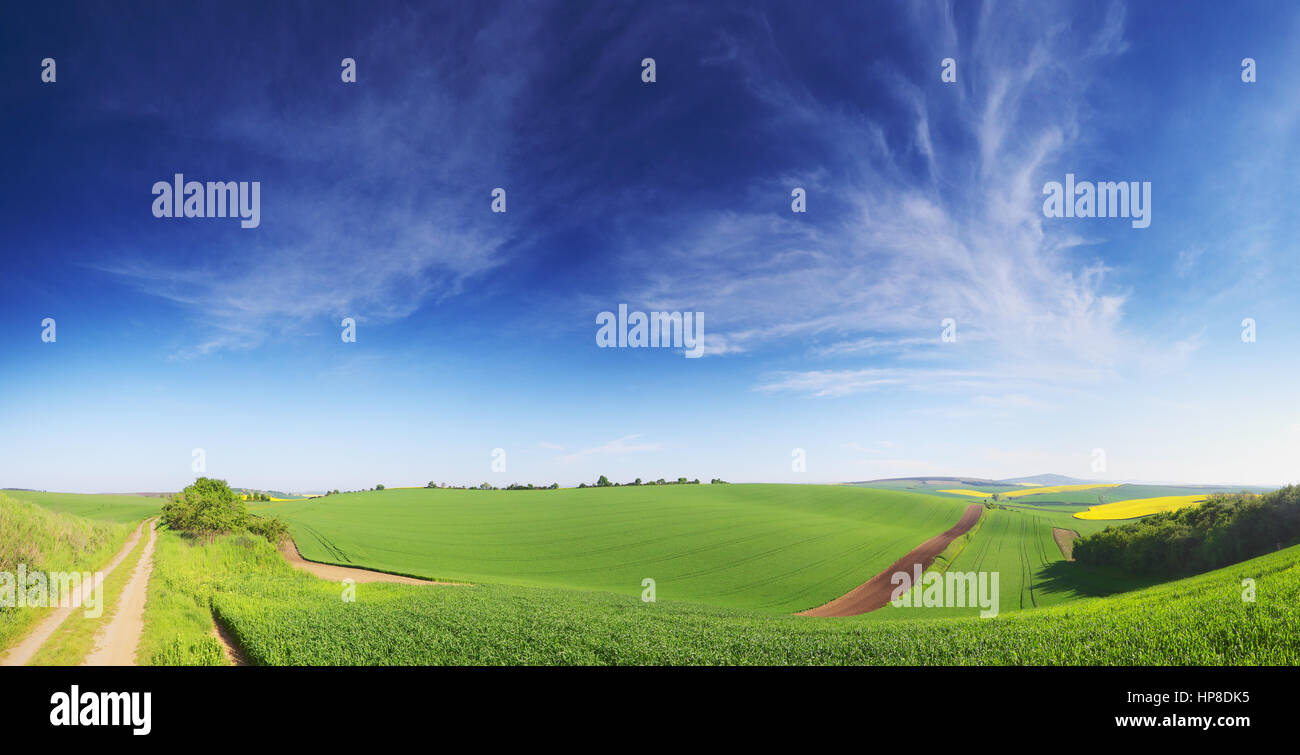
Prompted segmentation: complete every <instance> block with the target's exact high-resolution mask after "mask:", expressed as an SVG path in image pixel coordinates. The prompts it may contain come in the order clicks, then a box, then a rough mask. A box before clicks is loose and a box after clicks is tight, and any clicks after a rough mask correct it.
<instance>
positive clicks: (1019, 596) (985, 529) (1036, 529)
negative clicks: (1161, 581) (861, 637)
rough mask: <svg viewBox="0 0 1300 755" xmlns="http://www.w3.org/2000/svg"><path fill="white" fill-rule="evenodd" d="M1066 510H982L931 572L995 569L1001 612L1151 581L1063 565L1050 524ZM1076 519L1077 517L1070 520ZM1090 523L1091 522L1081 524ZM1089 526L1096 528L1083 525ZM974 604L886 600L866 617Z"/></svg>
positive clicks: (1062, 522) (966, 611)
mask: <svg viewBox="0 0 1300 755" xmlns="http://www.w3.org/2000/svg"><path fill="white" fill-rule="evenodd" d="M1070 521H1071V520H1070V519H1069V516H1068V515H1062V514H1056V513H1055V512H1047V513H1039V512H1036V511H1023V510H1016V509H997V510H992V511H986V512H984V519H983V521H981V522H980V524H979V525H978V527H977V528H976V529H974V530H972V531H971V532H970V533H969V534H968V535H966V536H963V537H962V538H960V539H958V540H956V541H954V542H953V543H952V545H951V546H949V548H948V550H947V551H945V552H944V553H943V555H942V556H941V557H940V558H939V559H937V560H936V561H935V564H934V566H932V567H931V570H932V571H938V572H945V571H949V570H951V571H954V572H985V573H994V572H996V573H997V574H998V611H999V613H1007V612H1010V611H1021V610H1028V609H1033V608H1043V607H1046V606H1051V605H1056V604H1058V603H1064V602H1067V601H1072V600H1077V599H1079V598H1084V597H1096V596H1102V595H1111V594H1114V593H1118V592H1122V591H1126V590H1132V589H1135V588H1138V587H1144V586H1146V585H1150V584H1152V583H1153V582H1154V580H1151V579H1137V578H1133V577H1127V576H1125V575H1122V574H1116V573H1112V572H1101V571H1097V570H1093V569H1087V568H1084V567H1081V566H1077V565H1073V564H1068V563H1066V561H1065V558H1064V556H1062V555H1061V549H1060V546H1058V545H1057V543H1056V540H1055V539H1054V538H1053V537H1052V528H1054V527H1059V528H1061V529H1074V530H1076V531H1078V530H1079V529H1080V528H1078V527H1074V528H1071V527H1069V526H1068V525H1069V522H1070ZM1074 521H1077V520H1074ZM1084 524H1091V523H1086V522H1085V523H1084ZM1082 529H1085V530H1088V531H1093V530H1096V529H1101V528H1100V527H1094V526H1087V527H1084V528H1082ZM979 611H980V609H979V607H978V606H976V605H975V604H974V603H973V602H972V603H970V604H968V605H967V606H966V607H960V608H958V607H950V608H929V607H894V606H892V605H890V606H885V607H884V608H882V609H880V610H879V611H876V612H874V613H872V614H868V616H869V617H870V618H872V619H876V620H879V619H890V620H896V619H917V618H936V617H950V616H975V615H978V614H979Z"/></svg>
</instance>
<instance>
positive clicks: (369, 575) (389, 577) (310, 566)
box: [280, 538, 466, 585]
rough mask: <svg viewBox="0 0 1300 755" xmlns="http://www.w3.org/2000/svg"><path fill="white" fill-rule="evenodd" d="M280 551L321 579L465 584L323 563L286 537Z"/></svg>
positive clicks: (296, 565) (410, 583)
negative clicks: (302, 551)
mask: <svg viewBox="0 0 1300 755" xmlns="http://www.w3.org/2000/svg"><path fill="white" fill-rule="evenodd" d="M280 553H282V554H284V560H286V561H288V562H289V563H291V564H293V565H294V566H295V567H297V568H299V569H302V570H303V571H305V572H308V573H310V574H314V575H316V576H317V577H320V578H321V579H328V580H330V581H331V582H342V581H343V580H345V579H351V580H353V581H354V582H396V583H397V584H401V585H464V584H466V583H464V582H434V581H433V580H428V579H416V578H414V577H403V576H401V575H398V574H388V573H387V572H381V571H371V570H369V569H358V568H356V567H352V566H335V565H334V564H321V563H317V562H315V561H308V560H307V559H305V558H303V557H302V554H301V553H299V552H298V546H297V545H295V544H294V542H293V540H292V539H290V538H286V539H285V541H284V542H283V543H280Z"/></svg>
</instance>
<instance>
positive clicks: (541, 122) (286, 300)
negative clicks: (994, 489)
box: [0, 2, 1300, 492]
mask: <svg viewBox="0 0 1300 755" xmlns="http://www.w3.org/2000/svg"><path fill="white" fill-rule="evenodd" d="M3 15H4V18H3V27H4V28H5V30H6V32H8V33H7V34H6V35H5V36H6V39H5V42H4V44H3V45H2V46H0V58H2V59H3V64H4V65H3V71H4V84H3V85H0V98H2V101H0V108H2V109H3V112H4V113H5V117H4V119H3V121H2V122H0V129H3V139H2V140H0V143H2V144H3V150H4V164H5V166H6V173H7V175H6V180H5V181H4V182H3V184H0V221H2V222H3V228H4V242H3V245H0V254H3V267H2V273H3V274H2V275H0V326H2V327H3V334H4V336H3V338H0V364H3V365H4V366H5V369H4V370H0V417H3V428H4V432H3V433H0V486H22V487H33V488H42V489H52V490H70V491H84V492H92V491H124V490H172V489H177V488H179V487H181V486H183V485H184V484H185V483H186V482H187V481H188V480H190V479H191V478H192V477H193V472H192V471H191V451H192V449H195V448H202V449H204V450H205V452H206V459H207V471H208V473H209V474H210V475H212V476H217V477H223V478H226V479H228V480H230V481H231V483H232V484H236V485H243V486H249V487H260V488H271V489H280V490H323V489H332V488H339V489H350V488H358V487H370V486H373V485H374V484H376V483H383V484H385V485H388V486H398V485H415V484H423V483H425V482H427V481H429V480H438V481H443V482H452V483H462V484H463V483H468V484H477V483H479V482H483V481H488V482H492V483H494V484H501V485H504V484H509V483H511V482H516V481H519V482H534V483H550V482H552V481H557V482H560V483H561V484H566V485H567V484H576V483H577V482H579V481H590V480H593V479H595V477H596V476H598V475H600V474H607V475H609V476H610V477H611V478H613V479H631V478H633V477H642V478H649V479H653V478H657V477H669V478H675V477H679V476H683V475H684V476H687V477H691V478H695V477H699V478H703V479H705V480H708V479H710V478H712V477H723V478H724V479H728V480H735V481H790V482H829V481H844V480H862V479H872V478H878V477H889V476H903V475H913V474H962V475H977V476H987V477H1004V476H1016V475H1028V474H1035V473H1040V472H1057V473H1062V474H1069V475H1073V476H1078V477H1087V478H1106V479H1141V480H1163V481H1183V482H1201V483H1214V482H1221V483H1241V484H1245V483H1252V484H1281V483H1286V482H1294V481H1296V479H1297V476H1298V475H1297V472H1296V467H1297V459H1298V458H1300V395H1297V388H1296V380H1295V374H1296V368H1297V362H1300V358H1298V357H1297V355H1298V354H1300V350H1298V348H1297V347H1298V346H1300V316H1298V315H1300V304H1297V301H1296V296H1295V290H1296V284H1297V282H1298V278H1300V275H1298V273H1300V270H1298V269H1297V268H1298V266H1300V262H1297V260H1298V259H1300V255H1297V251H1298V250H1297V241H1296V239H1300V227H1297V226H1298V225H1300V224H1298V223H1297V220H1296V217H1297V213H1296V212H1295V208H1296V206H1297V200H1298V199H1300V197H1298V193H1300V192H1298V191H1297V186H1298V184H1297V180H1296V177H1295V176H1296V167H1297V165H1298V164H1300V161H1298V158H1300V154H1298V152H1300V88H1298V87H1297V86H1296V82H1297V81H1300V49H1298V48H1296V46H1295V45H1294V44H1291V42H1292V40H1294V39H1296V38H1297V37H1298V36H1300V9H1297V8H1295V7H1293V6H1290V5H1288V4H1281V3H1271V2H1269V3H1263V2H1261V3H1244V4H1234V5H1233V6H1232V7H1230V8H1228V7H1220V4H1216V3H1180V4H1177V6H1174V5H1166V4H1152V3H1138V4H1133V5H1126V4H1124V3H1110V4H1106V3H1095V2H1087V3H1078V4H1070V3H1050V4H1047V3H1037V2H1034V3H1024V4H1016V3H997V4H988V5H985V4H980V3H959V4H956V6H955V7H953V6H950V5H949V4H946V3H929V2H919V3H911V2H909V3H895V2H883V3H857V2H853V3H827V4H817V5H815V6H812V7H809V6H807V5H806V4H797V3H665V4H633V3H613V2H611V3H600V4H597V5H595V6H594V7H585V6H584V5H582V4H577V3H560V4H553V3H538V2H528V3H518V4H513V3H505V4H498V3H448V4H441V5H440V6H436V7H435V6H430V5H427V4H389V3H378V4H376V3H358V4H343V3H301V4H295V3H275V4H271V8H270V9H269V10H268V9H267V8H266V7H265V4H260V3H259V4H243V3H220V4H218V3H206V4H199V5H195V6H188V5H187V6H185V7H175V6H174V5H173V4H162V3H156V4H151V3H140V4H133V5H132V6H131V10H130V12H124V11H116V12H115V11H114V10H113V9H112V8H111V7H110V6H105V5H101V4H85V5H77V4H72V5H68V6H61V7H60V8H58V9H48V8H40V9H36V8H31V7H19V6H17V5H14V4H11V5H8V6H6V7H5V9H4V11H3ZM46 57H52V58H54V59H55V60H56V66H57V69H56V70H57V81H56V82H54V83H43V82H42V81H41V78H40V74H41V61H42V59H44V58H46ZM345 57H351V58H354V59H355V60H356V61H357V82H356V83H354V84H345V83H343V82H341V81H340V75H339V73H340V60H341V59H342V58H345ZM645 57H653V58H654V59H655V62H656V69H657V71H656V73H657V80H656V81H655V82H654V83H652V84H647V83H644V82H642V80H641V61H642V59H643V58H645ZM947 57H951V58H953V59H954V60H955V61H956V64H957V69H956V70H957V81H956V82H955V83H945V82H943V81H941V80H940V70H941V65H940V62H941V60H942V59H943V58H947ZM1245 57H1252V58H1254V59H1255V60H1256V62H1257V66H1258V80H1257V81H1256V82H1255V83H1250V84H1247V83H1243V82H1242V80H1241V60H1242V59H1243V58H1245ZM178 172H180V173H184V174H185V176H186V177H187V179H190V180H199V181H210V180H211V181H225V180H235V181H260V182H261V225H260V226H259V227H258V228H256V229H242V228H240V226H239V223H238V221H234V220H223V219H194V218H191V219H167V218H163V219H159V218H155V217H154V216H153V215H152V213H151V204H152V200H153V196H152V194H151V187H152V186H153V184H154V182H156V181H160V180H162V181H169V180H171V177H172V175H173V174H174V173H178ZM1066 173H1074V174H1076V175H1077V176H1078V177H1079V179H1080V180H1093V181H1150V182H1151V184H1152V212H1151V219H1152V222H1151V225H1150V227H1148V228H1145V229H1134V228H1132V227H1131V226H1130V224H1129V223H1128V222H1127V221H1124V220H1119V219H1057V218H1047V217H1044V215H1043V212H1042V187H1043V185H1044V183H1045V182H1047V181H1062V180H1063V179H1064V176H1065V174H1066ZM495 187H503V188H505V189H506V190H507V198H508V209H507V212H505V213H503V214H497V213H493V212H491V210H490V203H491V191H492V189H493V188H495ZM794 187H804V188H805V189H806V190H807V195H808V200H807V203H808V211H807V212H806V213H802V214H796V213H793V212H792V211H791V206H790V203H791V195H790V193H791V190H792V189H793V188H794ZM620 303H626V304H627V305H628V307H629V309H632V310H642V311H651V310H680V311H692V312H697V311H698V312H703V313H705V328H704V332H705V347H706V354H705V356H704V357H703V358H699V359H686V358H684V357H683V353H682V350H680V349H616V348H615V349H601V348H597V346H596V340H595V334H596V329H597V328H596V324H595V318H596V315H597V313H599V312H602V311H606V310H611V311H612V310H616V309H617V307H618V305H619V304H620ZM46 317H52V318H54V319H55V320H56V322H57V340H56V341H55V342H54V343H45V342H43V341H42V340H41V321H42V319H43V318H46ZM344 317H353V318H355V319H356V321H357V323H358V328H357V340H356V342H355V343H344V342H343V341H342V340H341V339H340V337H339V335H340V331H341V327H340V322H341V320H342V319H343V318H344ZM1247 317H1249V318H1254V319H1255V321H1256V324H1257V325H1256V327H1257V340H1256V341H1255V342H1254V343H1243V341H1242V338H1241V333H1242V326H1241V321H1242V320H1243V318H1247ZM945 318H953V319H954V320H955V321H956V323H957V340H956V342H955V343H945V342H943V341H942V340H941V338H940V334H941V329H942V328H941V322H942V321H943V320H944V319H945ZM495 448H502V449H504V450H505V452H506V471H504V472H494V471H492V468H491V462H492V451H493V449H495ZM796 448H798V449H803V450H804V452H805V454H806V458H807V469H806V471H804V472H798V471H795V470H794V469H792V467H791V458H792V452H793V450H794V449H796ZM1098 448H1100V449H1104V450H1105V456H1106V470H1105V472H1104V473H1098V472H1094V471H1093V469H1092V463H1093V458H1094V456H1093V450H1094V449H1098Z"/></svg>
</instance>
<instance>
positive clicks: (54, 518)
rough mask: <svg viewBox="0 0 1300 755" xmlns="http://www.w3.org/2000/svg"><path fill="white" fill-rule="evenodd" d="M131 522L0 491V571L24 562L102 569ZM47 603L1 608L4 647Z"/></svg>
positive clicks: (0, 644)
mask: <svg viewBox="0 0 1300 755" xmlns="http://www.w3.org/2000/svg"><path fill="white" fill-rule="evenodd" d="M131 529H132V528H131V527H130V526H129V525H125V524H118V523H114V522H104V521H91V520H88V519H83V518H81V517H78V516H73V515H71V514H60V513H56V512H53V511H49V510H47V509H44V508H42V507H40V506H37V505H35V504H32V503H25V502H23V501H17V500H14V499H13V498H10V497H9V496H7V495H4V494H0V534H2V535H3V537H0V572H6V573H9V574H16V572H17V569H18V566H19V565H20V564H24V565H26V569H27V571H28V573H30V572H32V571H33V570H36V571H44V572H51V571H59V572H94V571H96V570H99V569H102V568H103V566H104V565H105V564H107V563H108V562H109V561H110V560H111V559H112V558H113V556H114V555H116V553H117V552H118V551H119V550H121V548H122V545H123V543H125V542H126V539H127V537H129V536H130V534H131ZM49 611H50V609H48V608H17V607H13V608H6V607H0V648H8V647H9V646H11V645H13V644H14V643H15V642H17V641H18V640H19V638H21V637H22V636H23V635H24V634H25V633H26V632H27V631H28V630H29V629H30V628H31V627H32V626H33V625H35V624H36V623H37V622H38V621H40V620H41V619H43V618H45V617H46V616H47V615H48V614H49Z"/></svg>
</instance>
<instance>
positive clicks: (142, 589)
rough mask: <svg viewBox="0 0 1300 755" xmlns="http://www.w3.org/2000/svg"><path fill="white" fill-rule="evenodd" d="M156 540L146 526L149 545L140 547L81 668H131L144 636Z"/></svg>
mask: <svg viewBox="0 0 1300 755" xmlns="http://www.w3.org/2000/svg"><path fill="white" fill-rule="evenodd" d="M157 539H158V522H157V521H153V522H150V523H149V541H148V542H146V543H145V544H144V551H142V552H141V553H140V561H139V563H137V564H136V565H135V571H134V572H132V573H131V579H130V580H129V581H128V582H127V583H126V586H125V587H123V588H122V594H121V595H120V596H119V597H118V600H117V613H115V614H113V618H112V619H111V620H110V621H109V622H108V626H106V627H104V628H102V629H100V630H99V633H98V634H97V635H95V649H94V650H92V651H91V652H90V655H88V656H86V660H84V661H82V663H81V665H83V666H134V665H135V651H136V649H137V648H139V647H140V636H141V635H143V634H144V602H145V597H146V596H147V595H148V591H149V575H151V574H153V546H154V542H155V541H156V540H157Z"/></svg>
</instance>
